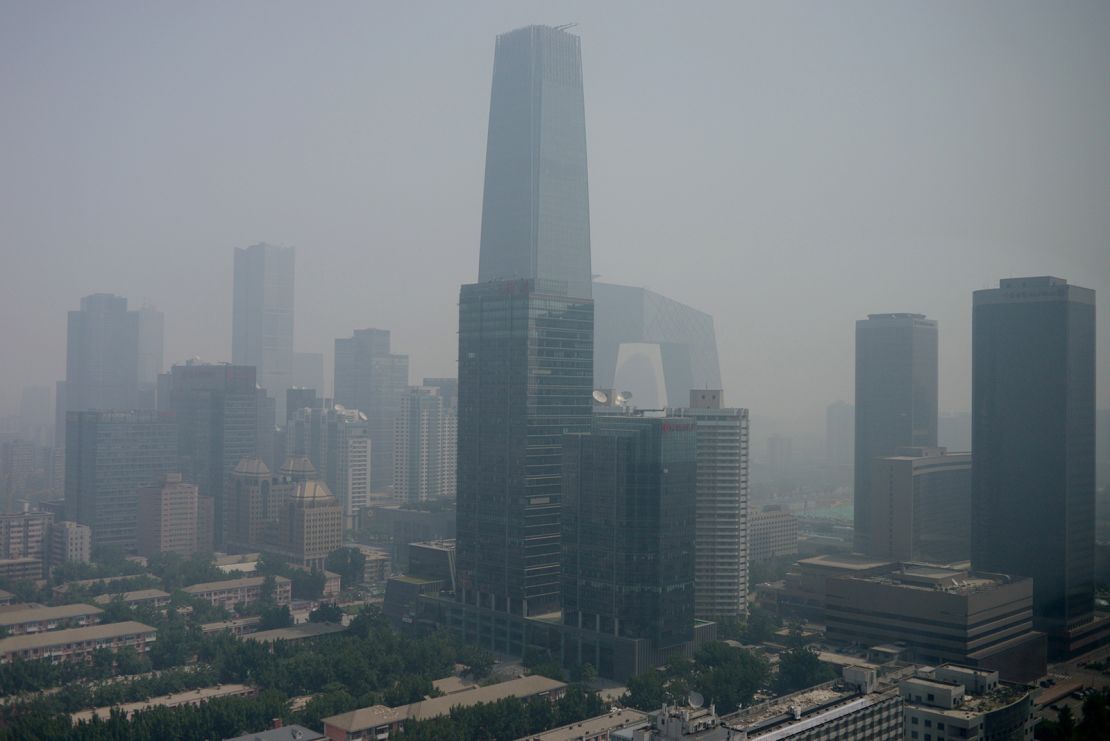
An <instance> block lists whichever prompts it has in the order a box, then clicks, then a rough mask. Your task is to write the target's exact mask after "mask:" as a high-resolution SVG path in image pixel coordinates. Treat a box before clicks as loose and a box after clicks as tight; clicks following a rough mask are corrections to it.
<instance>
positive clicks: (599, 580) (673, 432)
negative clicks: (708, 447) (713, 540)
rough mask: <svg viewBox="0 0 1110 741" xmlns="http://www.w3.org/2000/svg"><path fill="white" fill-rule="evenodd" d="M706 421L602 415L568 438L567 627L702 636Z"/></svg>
mask: <svg viewBox="0 0 1110 741" xmlns="http://www.w3.org/2000/svg"><path fill="white" fill-rule="evenodd" d="M696 425H697V423H696V422H695V421H693V420H690V419H681V418H675V417H642V416H633V415H624V414H600V415H596V416H595V417H594V418H593V423H592V429H591V431H590V432H589V433H588V434H570V435H567V436H566V437H565V438H564V442H563V484H562V513H561V514H562V516H561V526H562V551H563V564H562V607H563V623H564V624H565V625H570V626H574V627H576V628H582V629H586V630H591V631H596V632H598V633H601V634H605V635H611V636H618V637H622V638H644V639H648V640H650V641H651V645H652V648H655V649H662V648H669V647H674V646H679V645H681V644H683V643H685V642H687V641H690V640H691V639H692V638H693V637H694V594H695V588H694V580H695V555H694V554H695V547H694V540H695V525H694V519H695V510H696V508H697V503H696V502H695V499H696V495H695V491H696V489H697V478H698V474H699V471H698V469H699V467H700V461H699V460H698V457H697V453H696V449H697V437H696V433H695V427H696ZM734 548H735V544H734ZM733 560H735V555H733ZM733 597H735V595H733ZM731 607H732V614H735V612H736V610H737V607H738V606H737V605H736V604H735V602H733V604H732V605H731ZM569 658H570V659H571V663H574V662H577V663H582V662H590V663H593V662H594V661H596V659H595V657H594V656H592V655H590V656H582V657H578V656H572V657H569ZM602 663H604V659H602ZM605 669H608V667H605ZM603 671H604V669H603ZM609 671H610V672H611V670H609ZM605 673H607V674H608V673H609V672H605Z"/></svg>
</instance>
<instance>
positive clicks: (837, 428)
mask: <svg viewBox="0 0 1110 741" xmlns="http://www.w3.org/2000/svg"><path fill="white" fill-rule="evenodd" d="M855 427H856V410H855V407H853V406H852V405H851V404H849V403H848V402H846V401H834V402H833V403H832V404H829V405H828V406H827V407H825V462H826V463H828V464H829V465H831V466H850V465H852V446H853V444H854V443H855V436H856V432H855Z"/></svg>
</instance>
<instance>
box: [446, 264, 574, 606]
mask: <svg viewBox="0 0 1110 741" xmlns="http://www.w3.org/2000/svg"><path fill="white" fill-rule="evenodd" d="M592 335H593V304H592V303H591V302H590V301H589V300H588V299H576V298H571V297H569V296H565V295H563V294H561V293H546V292H542V291H537V290H536V289H535V287H534V285H533V282H532V281H525V280H522V281H512V282H499V281H494V282H490V283H478V284H474V285H467V286H463V287H462V293H461V296H460V299H459V419H458V493H457V497H458V505H457V511H458V526H457V527H458V535H457V548H458V559H457V563H458V573H459V586H460V590H459V596H460V598H461V599H462V600H463V601H465V602H467V603H468V604H472V605H476V606H480V607H487V608H490V609H493V610H496V611H503V612H510V613H514V614H520V615H524V616H528V615H533V614H543V613H546V612H550V611H551V610H553V609H555V608H557V607H558V605H559V560H560V550H559V497H560V492H561V488H560V486H561V485H560V476H561V471H562V441H563V438H562V435H563V433H564V432H585V431H586V430H588V429H589V424H590V415H591V397H590V394H591V391H592V388H591V386H592V384H591V381H592V366H593V357H592V350H593V345H592Z"/></svg>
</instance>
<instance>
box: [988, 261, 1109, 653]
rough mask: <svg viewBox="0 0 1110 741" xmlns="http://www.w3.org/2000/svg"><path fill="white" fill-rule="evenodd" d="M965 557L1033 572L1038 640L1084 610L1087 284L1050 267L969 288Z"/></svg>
mask: <svg viewBox="0 0 1110 741" xmlns="http://www.w3.org/2000/svg"><path fill="white" fill-rule="evenodd" d="M971 394H972V399H971V401H972V450H973V452H974V455H973V457H972V469H971V470H972V474H971V477H972V482H971V492H972V506H971V518H972V519H971V522H972V538H971V543H972V548H971V558H972V563H973V565H974V566H975V568H976V569H981V570H985V571H999V572H1003V573H1008V574H1018V575H1021V576H1031V577H1033V585H1034V607H1033V609H1034V622H1035V625H1036V627H1037V628H1038V629H1039V630H1044V631H1045V632H1047V633H1048V634H1049V639H1050V645H1053V639H1059V638H1060V637H1062V636H1064V635H1065V634H1066V633H1067V632H1068V631H1069V630H1070V629H1073V628H1075V627H1077V626H1080V625H1083V624H1085V623H1087V622H1089V621H1090V620H1091V617H1092V613H1093V610H1094V546H1095V534H1094V518H1095V489H1094V469H1095V462H1094V444H1095V416H1094V401H1095V292H1094V291H1092V290H1090V289H1086V288H1079V287H1077V286H1069V285H1067V282H1066V281H1063V280H1061V279H1059V278H1014V279H1008V280H1003V281H1002V282H1001V285H1000V287H999V288H997V289H990V290H984V291H976V292H975V294H974V308H973V315H972V389H971Z"/></svg>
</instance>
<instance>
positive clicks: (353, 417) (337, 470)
mask: <svg viewBox="0 0 1110 741" xmlns="http://www.w3.org/2000/svg"><path fill="white" fill-rule="evenodd" d="M285 443H286V448H285V457H286V458H289V457H299V456H307V457H308V459H309V461H310V462H311V463H312V465H313V467H314V468H315V469H316V471H317V472H318V473H319V474H320V475H321V478H322V479H323V480H324V482H325V483H326V484H327V486H328V489H329V490H330V491H331V493H332V494H333V495H334V496H335V497H336V498H337V499H338V500H339V503H340V505H341V506H342V508H343V513H344V517H345V520H344V522H345V523H346V524H347V525H348V526H349V527H353V526H354V525H353V523H354V520H355V518H356V517H357V516H358V513H359V512H360V511H361V510H363V509H365V508H366V507H369V506H370V469H371V450H372V444H371V440H370V423H369V421H368V420H367V419H366V415H365V414H363V413H362V412H360V411H359V410H357V409H347V408H346V407H344V406H342V405H337V404H333V403H332V402H331V401H330V400H326V401H324V403H323V404H319V405H316V406H312V407H302V408H300V409H297V410H295V411H294V412H293V416H292V417H290V419H289V423H288V424H287V425H286V433H285Z"/></svg>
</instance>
